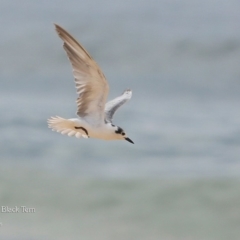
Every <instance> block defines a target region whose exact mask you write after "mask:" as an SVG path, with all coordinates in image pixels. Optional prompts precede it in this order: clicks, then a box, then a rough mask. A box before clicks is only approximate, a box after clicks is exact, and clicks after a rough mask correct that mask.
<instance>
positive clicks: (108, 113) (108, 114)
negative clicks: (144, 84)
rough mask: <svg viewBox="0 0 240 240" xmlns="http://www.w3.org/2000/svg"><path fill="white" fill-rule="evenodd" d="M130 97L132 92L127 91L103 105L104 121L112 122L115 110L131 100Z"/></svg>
mask: <svg viewBox="0 0 240 240" xmlns="http://www.w3.org/2000/svg"><path fill="white" fill-rule="evenodd" d="M131 97H132V91H131V90H130V89H127V90H126V91H124V93H123V94H122V95H121V96H119V97H117V98H114V99H113V100H111V101H109V102H107V103H106V105H105V121H106V122H112V118H113V115H114V113H115V112H116V111H117V109H118V108H119V107H121V106H122V105H123V104H124V103H125V102H127V101H128V100H129V99H131Z"/></svg>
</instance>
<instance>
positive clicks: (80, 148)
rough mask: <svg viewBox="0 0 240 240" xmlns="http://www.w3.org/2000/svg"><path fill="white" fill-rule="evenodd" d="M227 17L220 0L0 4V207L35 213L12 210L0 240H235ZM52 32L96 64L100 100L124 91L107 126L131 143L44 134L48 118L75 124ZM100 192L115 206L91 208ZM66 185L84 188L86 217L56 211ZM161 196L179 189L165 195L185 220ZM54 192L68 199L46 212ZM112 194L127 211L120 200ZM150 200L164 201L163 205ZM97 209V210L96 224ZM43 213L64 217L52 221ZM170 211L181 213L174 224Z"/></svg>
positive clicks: (233, 17)
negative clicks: (103, 92)
mask: <svg viewBox="0 0 240 240" xmlns="http://www.w3.org/2000/svg"><path fill="white" fill-rule="evenodd" d="M239 8H240V3H239V2H237V1H233V0H231V1H227V2H224V1H221V2H219V1H214V0H211V1H189V0H185V1H181V2H179V1H153V0H152V1H141V2H139V1H134V0H131V1H128V2H122V1H114V2H112V1H107V0H104V1H101V3H100V2H99V1H94V0H90V1H87V2H84V1H65V2H63V1H58V0H54V1H51V2H41V1H34V0H32V1H30V0H29V1H26V0H24V1H21V3H20V2H19V1H2V2H1V3H0V20H1V21H0V22H1V26H2V27H1V38H0V48H1V54H0V76H1V82H0V99H1V101H0V111H1V113H2V114H1V118H0V130H1V138H0V161H1V176H2V182H1V183H0V189H1V190H0V194H1V195H0V202H3V204H5V205H6V204H8V205H12V206H15V205H20V204H25V205H27V204H29V206H33V207H36V209H38V214H35V215H32V216H34V221H33V222H32V223H31V224H30V222H31V219H30V218H27V217H26V216H25V215H24V216H25V217H24V216H23V214H19V215H16V214H12V215H6V214H5V215H3V216H4V217H2V215H0V222H2V223H3V226H2V227H1V229H0V237H1V238H2V239H123V238H124V239H138V240H141V239H154V240H155V239H157V240H158V239H166V240H169V239H171V240H172V239H174V240H175V239H184V240H188V239H191V240H192V239H193V240H194V239H204V240H206V239H227V238H228V239H239V237H240V233H239V230H238V228H239V227H238V226H239V224H238V223H239V221H240V218H239V214H238V212H239V204H238V202H239V201H238V200H239V193H238V188H239V182H238V181H239V180H238V178H239V174H240V157H239V156H240V111H239V104H240V80H239V78H240V68H239V60H240V31H239V26H240V25H239V23H240V15H239ZM53 23H58V24H60V25H62V26H63V27H65V28H66V29H67V30H68V31H69V32H71V33H72V34H73V35H74V36H75V37H76V38H77V39H78V40H79V41H81V43H82V44H83V45H84V46H85V48H86V49H87V50H88V51H89V52H90V53H91V55H92V56H93V57H94V58H95V60H96V61H97V62H98V63H99V65H100V66H101V68H102V70H103V71H104V73H105V75H106V77H107V79H108V81H109V84H110V90H111V91H110V96H109V99H111V98H114V97H116V96H117V95H118V94H121V92H122V91H123V90H124V89H125V88H131V89H132V90H133V98H132V100H131V101H130V102H128V103H127V104H126V105H125V106H124V107H122V108H121V109H120V110H119V112H118V113H117V114H116V116H115V119H114V122H115V124H117V125H119V126H121V127H122V128H123V129H125V131H126V132H127V133H128V135H129V137H130V138H131V139H132V140H133V141H134V142H135V145H131V144H129V143H128V142H122V141H117V142H104V141H99V140H94V139H88V140H85V139H80V140H79V139H75V138H68V137H66V136H61V135H60V134H57V133H54V132H51V131H50V130H49V129H48V128H47V124H46V119H47V118H49V117H50V116H52V115H60V116H62V117H65V118H71V117H74V116H75V111H76V105H75V99H76V97H77V96H76V94H75V89H74V82H73V77H72V73H71V67H70V64H69V62H68V60H67V57H66V55H65V53H64V50H63V49H62V43H61V41H60V40H59V38H58V37H57V34H56V33H55V31H54V27H53ZM36 172H37V173H36ZM35 173H36V174H35ZM52 175H53V176H52ZM50 176H51V177H50ZM45 177H46V178H47V179H48V180H49V181H48V183H49V185H48V184H47V182H46V181H45ZM34 179H35V180H34ZM99 179H101V180H99ZM32 181H33V183H32V184H33V185H31V182H32ZM75 181H76V183H74V182H75ZM98 181H100V182H101V187H100V190H98V188H99V187H98ZM65 182H66V185H67V186H68V187H65V188H63V189H62V186H63V185H64V183H65ZM123 182H124V184H123V187H119V184H120V185H121V184H122V183H123ZM176 182H179V184H177V185H175V183H176ZM20 183H21V184H20ZM215 183H216V184H215ZM29 184H30V185H29ZM71 184H73V185H74V184H76V185H74V186H73V185H71ZM109 184H110V185H111V187H110V189H109V191H110V192H111V191H117V192H118V194H119V195H118V194H117V195H116V196H115V195H114V196H115V197H114V199H115V200H111V196H109V195H107V197H104V199H101V196H103V195H104V196H105V194H107V192H108V187H107V186H108V185H109ZM131 184H133V191H128V190H127V189H128V187H127V186H128V185H130V186H131ZM195 184H197V186H199V188H198V187H197V189H198V190H199V193H198V194H197V195H194V192H195V189H196V186H195ZM152 185H154V186H155V187H154V188H151V186H152ZM209 185H210V186H211V187H209V188H208V190H207V193H206V192H205V190H204V189H205V187H206V188H207V187H208V186H209ZM89 186H90V189H91V190H89ZM141 186H143V189H141ZM158 186H159V187H158ZM173 186H174V187H173ZM172 187H173V189H172ZM15 188H17V189H19V190H18V191H17V192H16V190H15ZM79 188H84V189H85V188H86V191H85V192H84V194H86V202H88V201H91V199H92V198H91V197H89V198H88V197H87V196H88V194H89V192H90V193H91V194H94V192H95V191H97V192H98V191H99V194H100V195H98V194H97V193H96V202H94V203H93V205H90V207H89V208H87V210H86V209H85V207H84V206H85V205H84V204H86V203H85V202H81V201H80V202H79V204H78V201H76V202H74V207H73V208H72V209H75V210H76V211H75V210H69V211H70V212H69V211H68V210H66V206H70V205H71V203H72V202H71V201H72V200H71V199H74V197H75V193H76V189H79ZM4 189H5V190H4ZM34 189H38V190H34ZM67 189H68V190H67ZM101 189H102V191H103V193H101ZM163 189H165V190H166V191H165V190H163ZM168 189H169V190H168ZM171 189H172V190H171ZM62 190H63V192H61V191H62ZM34 191H36V192H35V193H33V195H32V194H31V193H32V192H34ZM65 191H67V192H66V193H65ZM141 191H143V193H142V194H143V199H145V197H146V196H149V197H146V201H143V200H142V201H140V203H139V208H137V209H135V208H134V203H135V202H138V201H139V194H140V192H141ZM169 191H170V192H169ZM171 191H172V192H182V194H180V193H179V195H177V196H176V199H178V200H179V208H181V209H182V208H183V209H184V207H186V208H185V211H186V216H185V215H184V213H183V212H184V211H183V212H182V210H179V208H178V201H177V200H176V202H173V203H171V199H172V195H171ZM192 193H193V197H191V194H192ZM44 194H45V195H44ZM46 194H47V196H46ZM101 194H102V195H101ZM156 194H157V195H158V194H159V196H160V197H159V198H156V200H155V195H156ZM63 195H64V196H65V195H66V196H68V197H66V198H65V197H64V200H63V202H59V205H58V207H56V208H55V207H54V203H55V202H56V201H58V199H59V198H62V197H63ZM80 195H81V196H82V194H80ZM122 195H126V197H127V198H128V197H129V198H131V201H130V200H129V201H128V200H126V201H124V200H123V202H121V201H122V200H121V199H122V198H121V197H120V196H122ZM140 195H141V194H140ZM141 196H142V195H141ZM141 196H140V197H141ZM186 196H189V198H188V197H186ZM203 196H205V197H206V198H207V199H210V200H209V202H208V200H206V201H205V200H203V201H202V200H201V199H202V197H203ZM162 198H166V199H168V201H170V202H169V205H168V207H166V208H165V207H164V206H165V205H164V204H163V203H162V200H161V199H162ZM203 198H204V197H203ZM51 199H52V200H51ZM54 199H56V201H55V200H54ZM181 199H182V200H181ZM204 199H205V198H204ZM84 201H85V200H84ZM112 201H113V203H112ZM114 201H116V202H114ZM118 201H120V202H121V204H122V205H121V204H120V205H117V206H118V207H117V206H116V204H117V202H118ZM219 201H220V203H219ZM195 202H197V203H199V204H195ZM218 203H219V204H218ZM82 204H83V205H82ZM95 204H96V206H97V207H96V209H98V210H96V212H95V211H94V209H95V208H94V205H95ZM99 204H100V205H99ZM101 204H103V205H104V206H105V207H104V206H103V207H102V205H101ZM111 204H113V205H111ZM215 205H216V208H215V210H214V206H215ZM111 206H115V207H116V208H115V207H113V209H112V210H111ZM148 207H150V208H151V209H150V210H149V209H148ZM83 208H84V209H85V210H84V214H85V215H84V216H86V218H87V220H86V221H85V222H84V218H83V216H82V214H81V211H82V210H83ZM51 209H53V210H51ZM104 209H105V210H106V211H110V212H109V214H107V216H105V217H104V214H103V212H104V211H105V210H104ZM140 209H142V210H140ZM144 209H146V212H144V211H145V210H144ZM147 209H148V210H147ZM159 209H161V211H159ZM176 209H177V210H176ZM222 209H223V210H222ZM229 209H231V210H229ZM228 210H229V211H228ZM56 211H57V212H58V214H59V216H61V214H63V215H64V214H65V217H63V218H62V220H61V221H60V220H59V217H57V216H58V215H57V213H56ZM79 211H80V212H79ZM92 211H93V213H92V214H91V212H92ZM122 211H123V212H125V211H126V212H129V215H126V214H125V215H124V214H123V216H122V215H121V212H122ZM142 211H143V212H142ZM163 211H164V214H162V212H163ZM176 211H177V213H178V214H180V215H181V217H180V216H178V217H177V218H176V220H174V217H173V216H175V215H174V214H175V212H176ZM212 211H215V212H214V213H212ZM50 212H51V213H50ZM1 214H2V213H1ZM55 215H56V216H55ZM146 215H147V216H146ZM28 216H29V215H28ZM49 216H51V217H49ZM48 217H49V218H50V219H51V221H52V222H51V223H48V220H47V219H48ZM72 218H73V219H75V220H74V222H75V224H73V225H71V227H70V225H68V224H70V223H72V221H71V219H72ZM139 218H140V219H142V220H139ZM219 218H221V219H223V220H222V222H221V221H220V220H218V219H219ZM16 219H17V220H16ZM45 219H46V220H45ZM144 219H145V220H144ZM146 219H147V220H146ZM190 219H192V221H193V222H194V223H195V225H194V226H193V225H192V224H191V221H190ZM112 220H113V221H112ZM20 221H22V223H21V224H19V225H18V223H19V222H20ZM79 221H80V222H81V223H79V224H80V226H82V228H81V230H79V225H78V222H79ZM139 221H140V222H139ZM141 221H142V222H141ZM182 221H183V222H184V223H183V224H181V222H182ZM4 222H5V224H4ZM204 222H207V223H208V224H205V223H204ZM110 223H111V224H112V228H111V229H109V228H108V227H107V226H108V224H110ZM64 224H65V226H66V227H64V228H61V226H64ZM174 224H176V225H177V227H176V228H174V227H173V226H174ZM119 225H120V226H119ZM223 225H225V226H226V227H225V228H224V229H223V227H221V226H223ZM116 226H119V229H118V230H117V229H116ZM208 226H211V227H212V229H215V230H210V228H209V227H208ZM92 227H93V228H94V229H96V232H94V231H93V232H91V231H90V229H91V228H92ZM59 228H60V229H61V231H60V232H58V231H59V230H58V229H59ZM101 228H103V229H105V230H103V231H102V235H101V234H100V232H101ZM30 229H31V230H30ZM84 229H85V230H84ZM174 229H175V230H174ZM70 232H71V234H72V235H71V236H70V235H69V234H70ZM28 233H29V234H28ZM58 233H59V234H58ZM64 234H65V235H64ZM79 234H80V235H81V234H82V235H81V238H79ZM231 234H232V235H231ZM98 236H99V238H98ZM104 236H105V237H104Z"/></svg>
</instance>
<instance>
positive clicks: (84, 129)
mask: <svg viewBox="0 0 240 240" xmlns="http://www.w3.org/2000/svg"><path fill="white" fill-rule="evenodd" d="M75 129H82V130H83V131H84V132H85V133H86V135H87V136H88V131H87V129H86V128H84V127H75Z"/></svg>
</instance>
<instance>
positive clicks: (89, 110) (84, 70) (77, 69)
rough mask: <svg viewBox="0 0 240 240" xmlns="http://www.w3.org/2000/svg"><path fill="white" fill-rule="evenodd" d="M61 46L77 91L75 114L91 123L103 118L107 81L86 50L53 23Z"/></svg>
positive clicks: (100, 120)
mask: <svg viewBox="0 0 240 240" xmlns="http://www.w3.org/2000/svg"><path fill="white" fill-rule="evenodd" d="M55 27H56V31H57V33H58V35H59V37H60V38H61V39H62V40H63V41H64V44H63V47H64V49H65V51H66V53H67V55H68V58H69V60H70V62H71V64H72V68H73V75H74V78H75V84H76V88H77V93H78V95H79V97H78V99H77V107H78V109H77V114H78V115H79V116H80V117H82V118H85V119H86V121H88V122H91V123H92V124H99V123H101V122H102V121H103V120H104V107H105V103H106V99H107V95H108V89H109V87H108V83H107V81H106V79H105V76H104V74H103V73H102V71H101V69H100V68H99V66H98V65H97V63H96V62H95V61H94V60H93V59H92V57H91V56H90V55H89V54H88V52H87V51H86V50H85V49H84V48H83V47H82V46H81V45H80V43H78V42H77V41H76V40H75V39H74V38H73V37H72V36H71V35H70V34H69V33H68V32H67V31H66V30H64V29H63V28H62V27H60V26H58V25H55Z"/></svg>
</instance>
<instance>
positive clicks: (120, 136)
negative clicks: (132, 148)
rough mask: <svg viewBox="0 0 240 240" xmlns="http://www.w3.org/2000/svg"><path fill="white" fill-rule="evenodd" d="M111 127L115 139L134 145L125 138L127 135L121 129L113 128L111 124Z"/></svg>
mask: <svg viewBox="0 0 240 240" xmlns="http://www.w3.org/2000/svg"><path fill="white" fill-rule="evenodd" d="M111 126H112V127H113V129H114V137H115V139H119V140H126V141H128V142H130V143H132V144H134V142H133V141H132V140H131V139H130V138H129V137H128V136H127V134H126V133H125V131H124V130H123V129H122V128H121V127H118V126H115V125H113V124H111Z"/></svg>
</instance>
